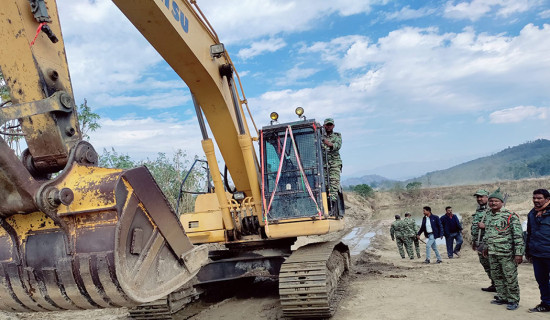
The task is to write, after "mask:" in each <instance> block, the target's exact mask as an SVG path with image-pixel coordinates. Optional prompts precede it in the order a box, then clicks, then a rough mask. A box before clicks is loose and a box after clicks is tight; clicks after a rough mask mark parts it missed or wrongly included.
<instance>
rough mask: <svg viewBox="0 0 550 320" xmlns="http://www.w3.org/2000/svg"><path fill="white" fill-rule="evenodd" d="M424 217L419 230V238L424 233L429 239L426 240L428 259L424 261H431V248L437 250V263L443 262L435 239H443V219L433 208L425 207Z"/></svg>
mask: <svg viewBox="0 0 550 320" xmlns="http://www.w3.org/2000/svg"><path fill="white" fill-rule="evenodd" d="M423 213H424V218H422V226H421V227H420V230H418V233H417V235H416V236H417V238H418V239H420V235H421V234H422V233H424V236H425V237H426V238H427V239H428V241H427V242H426V261H424V263H430V248H432V249H433V251H434V252H435V256H436V258H437V263H441V256H440V255H439V251H438V250H437V244H436V243H435V239H437V238H441V239H443V226H442V225H441V220H439V217H438V216H436V215H434V214H432V208H430V207H427V206H426V207H424V208H423Z"/></svg>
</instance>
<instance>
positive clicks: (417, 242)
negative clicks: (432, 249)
mask: <svg viewBox="0 0 550 320" xmlns="http://www.w3.org/2000/svg"><path fill="white" fill-rule="evenodd" d="M411 242H412V243H414V249H415V250H416V256H417V257H418V258H419V259H420V240H418V238H417V237H416V235H414V236H411Z"/></svg>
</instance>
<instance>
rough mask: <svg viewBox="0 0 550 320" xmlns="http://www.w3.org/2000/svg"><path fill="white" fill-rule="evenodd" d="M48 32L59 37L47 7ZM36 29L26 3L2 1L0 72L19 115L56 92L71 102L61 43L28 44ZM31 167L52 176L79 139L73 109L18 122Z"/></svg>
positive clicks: (42, 40)
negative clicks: (27, 149)
mask: <svg viewBox="0 0 550 320" xmlns="http://www.w3.org/2000/svg"><path fill="white" fill-rule="evenodd" d="M48 14H49V15H50V17H51V20H52V21H51V23H49V24H48V26H50V27H51V30H52V31H53V33H55V34H57V35H61V29H60V25H59V18H58V15H57V6H56V5H55V3H52V4H51V5H49V6H48ZM37 26H38V23H37V21H36V20H35V18H34V16H33V14H32V12H31V10H30V6H29V1H28V0H10V1H3V2H2V10H1V12H0V56H1V57H2V59H0V68H1V69H2V72H3V74H4V78H5V80H6V84H7V86H8V87H9V91H10V98H11V100H12V102H13V104H14V105H18V104H21V106H20V109H21V110H19V111H18V112H15V113H12V115H14V116H16V113H19V114H21V115H23V114H29V113H34V112H32V111H30V110H29V108H28V107H29V105H28V104H27V103H33V102H37V103H38V102H40V101H43V100H44V99H47V98H48V97H50V96H52V95H53V94H54V93H56V92H58V91H64V92H66V93H67V94H68V95H69V97H71V100H74V99H73V98H72V86H71V82H70V76H69V70H68V66H67V60H66V56H65V47H64V43H63V39H62V38H61V39H59V41H58V42H56V43H52V41H50V39H49V38H48V37H47V36H46V35H45V33H44V32H40V34H39V35H38V37H37V39H36V42H34V44H33V45H32V46H30V43H31V42H32V41H33V39H34V37H35V35H36V28H37ZM20 122H21V128H22V130H23V132H24V133H25V140H26V142H27V145H28V147H29V150H30V153H31V154H32V157H33V159H34V164H35V166H36V168H37V169H38V170H40V171H41V172H45V173H52V172H57V171H59V170H61V169H63V167H64V166H65V165H66V164H67V159H68V156H69V152H70V150H71V148H72V147H73V146H74V145H75V144H76V143H77V142H78V140H80V139H81V134H80V132H79V128H78V120H77V116H76V111H75V110H74V108H71V110H70V111H68V112H59V111H52V112H48V113H46V114H36V115H33V116H30V117H22V118H21V119H20Z"/></svg>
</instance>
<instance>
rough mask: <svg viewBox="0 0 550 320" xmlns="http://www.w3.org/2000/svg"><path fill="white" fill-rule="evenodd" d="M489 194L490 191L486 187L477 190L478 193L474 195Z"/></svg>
mask: <svg viewBox="0 0 550 320" xmlns="http://www.w3.org/2000/svg"><path fill="white" fill-rule="evenodd" d="M488 195H489V191H487V190H485V189H479V190H477V191H476V193H474V196H488Z"/></svg>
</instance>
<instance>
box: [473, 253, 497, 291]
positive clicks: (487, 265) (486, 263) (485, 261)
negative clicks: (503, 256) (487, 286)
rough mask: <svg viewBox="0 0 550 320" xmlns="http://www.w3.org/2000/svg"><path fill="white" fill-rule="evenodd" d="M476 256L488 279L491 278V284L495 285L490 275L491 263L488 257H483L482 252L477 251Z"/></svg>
mask: <svg viewBox="0 0 550 320" xmlns="http://www.w3.org/2000/svg"><path fill="white" fill-rule="evenodd" d="M477 255H478V257H479V263H481V265H482V266H483V270H485V272H486V273H487V276H488V277H489V279H491V285H493V286H494V285H495V282H494V281H493V278H492V277H491V264H490V263H489V258H488V257H484V256H483V254H481V253H479V252H478V254H477Z"/></svg>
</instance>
